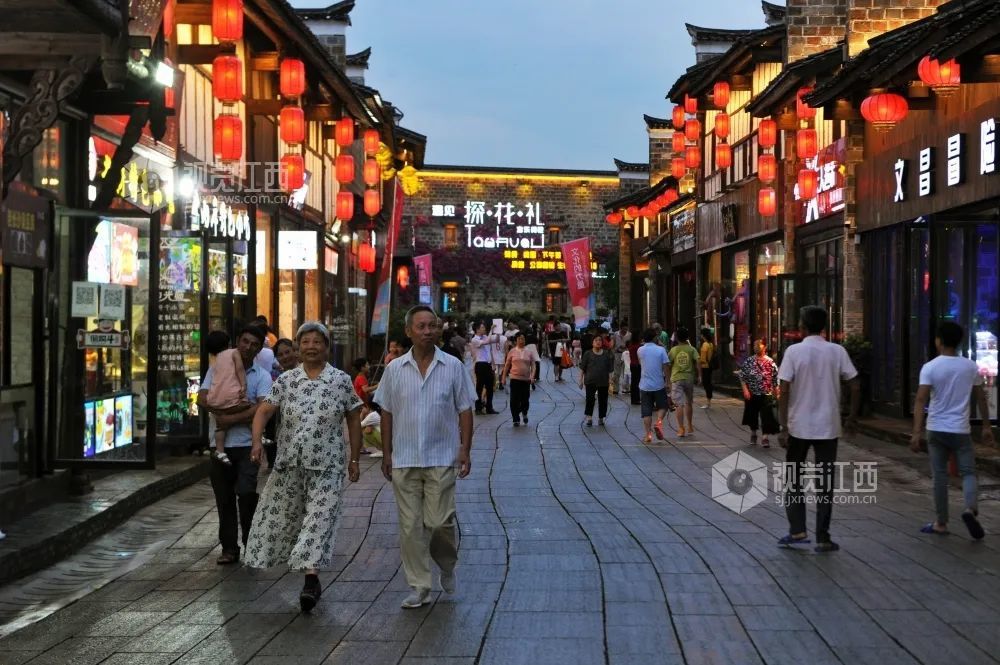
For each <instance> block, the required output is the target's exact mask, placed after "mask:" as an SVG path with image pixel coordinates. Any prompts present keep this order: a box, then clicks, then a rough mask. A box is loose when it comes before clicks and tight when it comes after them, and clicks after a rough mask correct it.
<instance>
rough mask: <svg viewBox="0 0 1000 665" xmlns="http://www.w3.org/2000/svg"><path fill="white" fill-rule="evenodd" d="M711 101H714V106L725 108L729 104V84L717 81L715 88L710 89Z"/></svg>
mask: <svg viewBox="0 0 1000 665" xmlns="http://www.w3.org/2000/svg"><path fill="white" fill-rule="evenodd" d="M712 101H713V102H715V108H718V109H722V110H725V108H726V107H727V106H729V84H728V83H726V82H725V81H719V82H718V83H716V84H715V89H714V90H713V91H712Z"/></svg>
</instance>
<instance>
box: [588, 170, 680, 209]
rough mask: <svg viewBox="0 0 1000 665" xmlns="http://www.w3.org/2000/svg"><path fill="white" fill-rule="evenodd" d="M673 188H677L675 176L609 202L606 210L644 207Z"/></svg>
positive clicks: (606, 204)
mask: <svg viewBox="0 0 1000 665" xmlns="http://www.w3.org/2000/svg"><path fill="white" fill-rule="evenodd" d="M616 161H617V160H616ZM671 187H677V179H676V178H674V177H673V176H667V177H666V178H663V179H662V180H660V182H658V183H656V184H655V185H650V186H649V187H643V188H642V189H640V190H636V191H634V192H630V193H628V194H626V195H625V196H619V197H618V198H617V199H614V200H612V201H608V202H607V203H605V204H604V209H605V210H608V211H611V210H618V209H620V208H627V207H629V206H633V205H634V206H640V207H642V206H644V205H646V204H647V203H649V202H650V201H652V200H653V199H655V198H656V197H657V196H659V195H660V194H662V193H663V192H665V191H667V190H668V189H670V188H671Z"/></svg>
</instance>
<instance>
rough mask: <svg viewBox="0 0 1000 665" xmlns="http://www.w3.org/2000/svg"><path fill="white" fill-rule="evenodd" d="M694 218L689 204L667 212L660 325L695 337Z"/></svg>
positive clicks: (699, 322)
mask: <svg viewBox="0 0 1000 665" xmlns="http://www.w3.org/2000/svg"><path fill="white" fill-rule="evenodd" d="M695 215H696V209H695V205H694V203H693V202H691V203H689V204H686V205H684V206H682V207H680V208H677V209H672V210H670V211H669V224H670V233H671V243H670V251H671V257H670V276H669V278H668V288H667V298H668V301H669V303H670V304H669V305H668V306H667V309H666V313H667V315H666V321H665V323H664V325H665V326H666V327H667V329H668V330H676V329H677V328H681V327H684V328H687V329H688V330H689V331H691V332H692V333H693V334H695V335H697V334H698V329H699V328H700V327H701V321H700V320H699V319H696V318H695V317H696V315H697V312H696V308H695V304H696V300H697V297H698V294H697V282H696V281H695V263H696V247H695V235H696V234H695Z"/></svg>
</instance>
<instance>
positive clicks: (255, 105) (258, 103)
mask: <svg viewBox="0 0 1000 665" xmlns="http://www.w3.org/2000/svg"><path fill="white" fill-rule="evenodd" d="M284 105H285V104H284V102H282V101H281V100H280V99H248V100H246V107H247V115H248V116H251V115H278V114H279V113H281V107H282V106H284Z"/></svg>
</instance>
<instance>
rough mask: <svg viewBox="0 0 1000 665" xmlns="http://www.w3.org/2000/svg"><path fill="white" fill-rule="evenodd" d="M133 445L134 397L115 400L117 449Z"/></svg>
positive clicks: (124, 396) (128, 396)
mask: <svg viewBox="0 0 1000 665" xmlns="http://www.w3.org/2000/svg"><path fill="white" fill-rule="evenodd" d="M130 445H132V396H131V395H122V396H121V397H116V398H115V448H124V447H125V446H130Z"/></svg>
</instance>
